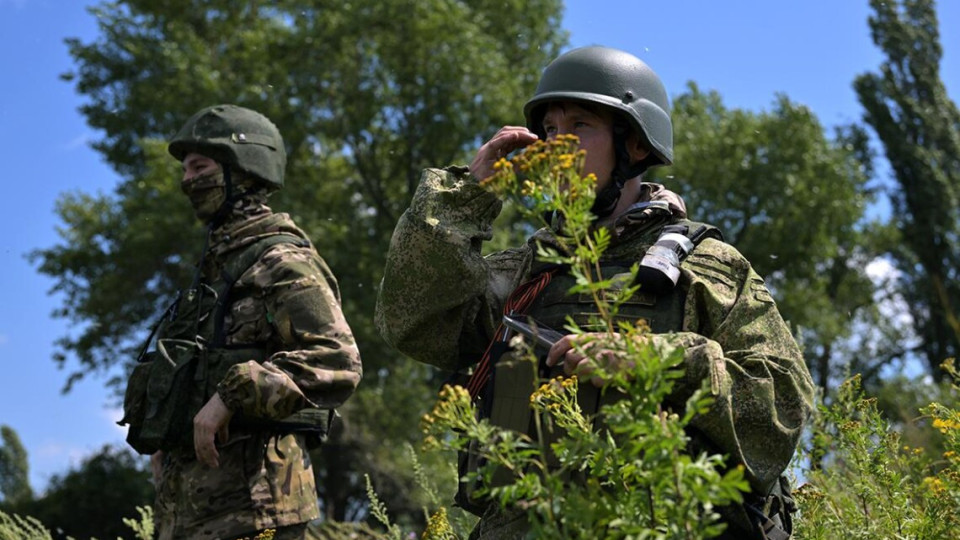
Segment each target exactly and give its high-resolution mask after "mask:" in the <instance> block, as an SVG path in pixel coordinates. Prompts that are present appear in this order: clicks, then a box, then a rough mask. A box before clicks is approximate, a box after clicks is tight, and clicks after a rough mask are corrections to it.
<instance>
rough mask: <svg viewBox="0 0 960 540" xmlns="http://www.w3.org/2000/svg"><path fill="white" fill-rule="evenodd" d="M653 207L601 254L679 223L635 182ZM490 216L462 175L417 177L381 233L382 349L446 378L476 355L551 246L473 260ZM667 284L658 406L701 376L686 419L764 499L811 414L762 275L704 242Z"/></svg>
mask: <svg viewBox="0 0 960 540" xmlns="http://www.w3.org/2000/svg"><path fill="white" fill-rule="evenodd" d="M653 199H660V200H666V201H668V202H671V203H672V204H671V206H670V208H671V211H672V214H673V215H672V217H671V218H670V219H668V220H667V221H666V222H665V221H663V220H654V219H648V216H647V215H646V213H645V212H628V213H626V214H624V215H622V216H618V217H617V218H616V220H615V222H613V225H611V229H612V231H613V233H614V238H615V240H614V243H613V245H612V246H611V247H610V249H609V251H608V252H606V254H605V258H607V259H620V260H624V259H628V260H630V261H639V260H640V258H641V257H642V256H643V253H644V252H645V251H646V249H647V248H648V247H649V246H650V245H651V243H653V242H654V241H655V240H656V238H657V235H658V234H659V231H660V229H661V228H662V227H663V226H664V225H667V224H669V223H670V222H674V221H676V220H678V219H679V218H681V217H683V216H684V208H683V204H682V201H680V202H678V201H679V198H678V197H676V196H675V195H672V194H670V193H669V192H665V190H662V188H660V187H659V186H656V185H652V184H645V185H644V189H643V191H642V199H641V201H638V202H642V201H643V200H653ZM500 208H501V203H500V201H499V200H498V199H497V198H496V197H495V196H494V195H492V194H491V193H489V192H487V191H485V190H484V189H483V188H481V187H480V186H479V185H478V184H477V182H476V181H475V180H474V179H472V178H471V177H470V176H469V175H468V174H467V171H466V170H465V169H462V168H448V169H442V170H441V169H428V170H426V171H425V172H424V174H423V176H422V178H421V181H420V185H419V188H418V189H417V192H416V194H415V195H414V198H413V201H412V203H411V205H410V208H409V209H408V210H407V211H406V212H405V213H404V215H403V216H402V217H401V219H400V221H399V223H398V224H397V227H396V229H395V231H394V233H393V238H392V240H391V244H390V250H389V253H388V255H387V264H386V268H385V272H384V277H383V283H382V285H381V290H380V296H379V298H378V304H377V313H376V323H377V326H378V328H379V330H380V332H381V333H382V334H383V336H384V337H385V339H386V340H387V341H388V342H389V343H391V344H392V345H393V346H395V347H396V348H397V349H399V350H400V351H402V352H404V353H405V354H407V355H409V356H411V357H413V358H415V359H416V360H419V361H421V362H426V363H429V364H432V365H435V366H437V367H440V368H443V369H446V370H460V369H463V368H465V367H467V366H469V365H471V364H472V363H474V362H476V361H477V360H478V359H479V358H480V357H481V355H482V354H483V351H484V349H485V347H486V345H487V344H488V343H489V341H490V340H491V338H492V336H493V333H494V331H495V329H496V328H497V326H498V324H499V322H500V315H501V313H502V306H503V304H504V302H505V300H506V298H507V296H508V295H509V294H510V293H511V291H513V290H514V289H515V288H516V287H517V286H518V285H519V284H521V283H523V282H525V281H526V280H528V279H529V278H530V277H531V270H532V269H533V268H534V267H535V265H536V264H537V261H536V260H535V256H534V255H535V252H536V249H535V248H536V242H537V241H539V242H542V243H545V244H551V243H553V242H554V236H553V233H552V232H551V231H550V230H547V229H542V230H540V231H538V232H537V233H536V234H534V235H533V236H532V237H531V238H530V239H529V240H528V242H527V244H526V245H524V246H522V247H519V248H516V249H510V250H506V251H502V252H499V253H494V254H491V255H488V256H486V257H483V256H481V254H480V247H481V243H482V242H483V241H484V240H489V239H490V238H491V223H492V221H493V219H494V218H495V217H496V216H497V214H498V213H499V211H500ZM678 288H679V290H682V291H684V292H685V294H686V297H685V302H684V303H683V305H682V314H680V315H679V316H678V319H679V320H682V324H681V325H680V327H678V328H675V329H673V330H675V331H673V332H664V333H660V334H655V335H654V336H653V339H654V340H655V342H656V341H660V340H662V341H665V342H668V343H669V344H675V345H682V346H683V347H684V348H685V351H686V356H685V366H684V367H685V370H686V375H685V377H684V378H683V379H681V380H680V381H679V384H678V385H677V388H676V390H675V392H674V394H673V395H672V396H671V397H670V401H671V402H673V403H675V404H677V405H682V404H683V403H684V402H685V400H686V398H687V397H689V395H690V394H691V392H693V391H694V390H695V389H697V388H699V387H700V384H701V381H703V380H708V381H709V382H710V391H711V393H712V395H713V397H714V399H715V403H714V404H713V406H712V407H711V408H710V410H709V411H708V412H706V413H705V414H703V415H700V416H698V417H697V418H695V419H694V421H693V424H692V426H693V428H694V430H695V431H697V432H699V433H700V434H702V436H703V438H704V439H705V441H704V442H705V443H706V444H709V445H710V446H711V447H712V448H713V449H714V450H715V451H719V452H722V453H724V454H727V455H729V456H730V460H731V461H733V462H734V463H739V464H742V465H743V466H744V467H745V471H746V477H747V479H748V480H749V482H750V486H751V488H752V490H753V492H754V493H760V494H765V493H768V492H770V490H771V488H772V487H774V486H775V484H776V483H777V481H778V478H779V476H780V474H781V473H782V472H783V471H784V469H785V468H786V466H787V464H788V462H789V461H790V459H791V457H792V456H793V453H794V450H795V448H796V445H797V442H798V440H799V438H800V435H801V432H802V429H803V427H804V424H805V421H806V419H807V417H808V415H809V413H810V411H811V409H812V404H813V394H814V387H813V383H812V380H811V378H810V374H809V372H808V370H807V368H806V365H805V364H804V362H803V358H802V356H801V354H800V351H799V349H798V347H797V345H796V342H795V341H794V339H793V337H792V336H791V334H790V331H789V329H788V327H787V326H786V324H785V323H784V321H783V320H782V318H781V317H780V315H779V313H778V311H777V308H776V306H775V304H774V301H773V298H772V297H771V296H770V293H769V292H768V290H767V288H766V286H765V285H764V282H763V279H762V278H761V277H760V276H759V275H758V274H757V273H756V272H755V271H754V270H753V268H752V267H751V266H750V264H749V262H748V261H747V260H746V259H744V257H743V256H742V255H741V254H740V253H739V252H737V250H736V249H734V248H733V247H732V246H730V245H728V244H726V243H723V242H722V241H719V240H715V239H712V238H708V239H706V240H704V241H703V242H702V243H701V244H700V245H699V246H698V247H697V248H696V249H695V250H694V251H693V253H692V254H691V255H690V256H689V257H688V258H687V259H686V260H685V261H684V262H683V264H682V266H681V277H680V282H679V284H678ZM571 315H576V314H571ZM494 400H496V397H494ZM729 519H736V516H733V517H731V518H729ZM491 528H492V529H493V530H489V529H491ZM524 530H525V527H524V526H523V523H522V520H521V521H520V522H519V523H518V520H517V519H515V518H514V517H512V516H509V515H508V516H503V515H502V513H497V512H492V513H489V514H488V515H486V516H485V517H484V519H483V520H482V521H481V524H480V526H479V527H478V530H477V531H475V535H477V534H479V537H481V538H508V537H513V536H520V535H522V533H523V531H524Z"/></svg>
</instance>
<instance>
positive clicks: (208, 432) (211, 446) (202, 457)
mask: <svg viewBox="0 0 960 540" xmlns="http://www.w3.org/2000/svg"><path fill="white" fill-rule="evenodd" d="M232 417H233V411H231V410H230V409H229V408H228V407H227V405H226V404H225V403H224V402H223V400H222V399H220V394H214V395H213V397H212V398H210V401H208V402H207V404H206V405H204V406H203V408H202V409H200V412H198V413H197V415H196V416H194V417H193V449H194V451H195V452H196V453H197V460H198V461H199V462H200V463H203V464H204V465H207V466H208V467H213V468H217V467H219V466H220V453H219V452H217V446H216V442H215V440H214V439H215V438H219V439H220V442H221V443H224V442H227V439H229V438H230V433H229V432H228V431H227V428H228V426H229V425H230V419H231V418H232Z"/></svg>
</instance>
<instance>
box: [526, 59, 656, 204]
mask: <svg viewBox="0 0 960 540" xmlns="http://www.w3.org/2000/svg"><path fill="white" fill-rule="evenodd" d="M556 101H580V102H586V103H594V104H597V105H603V106H606V107H609V108H611V109H613V110H614V111H616V112H617V113H618V114H617V115H616V118H615V120H614V131H613V147H614V152H615V155H616V166H615V169H614V171H613V174H612V178H611V180H612V182H610V184H609V185H608V186H607V187H606V188H605V189H603V190H602V191H600V192H599V193H597V198H596V201H595V202H594V205H593V208H592V209H591V211H592V212H593V214H594V215H596V216H597V217H605V216H608V215H610V214H611V213H612V212H613V210H614V209H615V208H616V205H617V202H618V201H619V200H620V191H621V190H622V189H623V184H624V183H625V182H626V181H627V180H629V179H630V178H633V177H635V176H639V175H640V174H642V173H643V172H644V171H646V170H647V169H649V168H650V167H656V166H658V165H670V164H671V163H673V124H672V123H671V122H670V112H669V111H670V102H669V100H668V99H667V91H666V89H665V88H664V87H663V83H662V82H661V81H660V77H658V76H657V74H656V73H654V71H653V70H652V69H650V66H648V65H647V64H645V63H644V62H643V61H642V60H640V59H639V58H637V57H636V56H633V55H632V54H630V53H627V52H624V51H621V50H618V49H611V48H609V47H598V46H593V47H582V48H579V49H574V50H572V51H569V52H566V53H564V54H562V55H560V56H559V57H557V58H556V59H555V60H554V61H553V62H550V64H549V65H548V66H547V67H546V69H544V70H543V75H542V76H541V77H540V84H538V85H537V90H536V91H535V92H534V94H533V97H532V98H530V100H529V101H527V103H526V105H524V106H523V115H524V116H525V117H526V120H527V128H528V129H529V130H530V131H532V132H534V133H536V134H537V136H539V137H540V138H541V139H543V138H544V136H545V134H544V132H543V126H542V125H541V122H542V121H543V115H544V113H545V111H546V105H547V104H548V103H551V102H556ZM629 129H632V130H633V131H635V132H636V133H637V134H639V135H640V137H641V139H642V142H643V143H644V145H645V146H646V147H647V148H649V149H650V154H649V155H648V156H647V157H646V158H644V159H643V160H641V161H639V162H637V163H631V162H630V157H629V154H628V153H627V142H626V141H627V135H628V134H629V131H628V130H629Z"/></svg>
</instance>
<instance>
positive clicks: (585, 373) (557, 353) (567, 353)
mask: <svg viewBox="0 0 960 540" xmlns="http://www.w3.org/2000/svg"><path fill="white" fill-rule="evenodd" d="M611 337H612V338H613V339H620V337H621V336H620V334H612V335H611V334H607V333H601V332H593V333H586V334H579V335H577V334H567V335H566V336H563V337H562V338H561V339H560V340H559V341H557V342H556V343H554V344H553V346H552V347H550V352H548V353H547V365H548V366H550V367H553V366H556V365H558V364H560V363H561V362H562V363H563V372H564V374H566V375H577V376H578V377H580V378H588V377H589V378H590V383H591V384H593V385H594V386H596V387H598V388H599V387H601V386H603V383H604V380H603V379H602V378H600V377H592V376H591V375H592V374H593V371H594V369H593V366H592V365H591V363H590V358H589V357H588V356H587V355H585V354H583V353H584V352H588V351H589V350H590V349H591V348H592V347H594V346H595V345H597V344H598V343H599V341H598V340H601V339H609V338H611ZM578 345H579V348H580V350H577V346H578ZM581 351H583V352H581ZM590 356H592V357H593V358H594V359H595V361H596V363H598V364H601V365H602V366H603V367H604V368H605V369H607V370H620V369H625V368H628V367H632V364H633V363H632V362H630V361H627V362H623V361H622V358H621V357H620V355H618V354H617V352H616V351H612V350H610V349H600V351H599V352H598V353H597V354H591V355H590Z"/></svg>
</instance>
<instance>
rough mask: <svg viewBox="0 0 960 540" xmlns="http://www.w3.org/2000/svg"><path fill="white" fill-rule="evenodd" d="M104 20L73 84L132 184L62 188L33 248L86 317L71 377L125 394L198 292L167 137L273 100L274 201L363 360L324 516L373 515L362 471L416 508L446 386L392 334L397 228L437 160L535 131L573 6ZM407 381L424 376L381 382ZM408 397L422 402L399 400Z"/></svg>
mask: <svg viewBox="0 0 960 540" xmlns="http://www.w3.org/2000/svg"><path fill="white" fill-rule="evenodd" d="M91 11H92V13H93V14H94V15H95V16H96V17H97V20H98V24H99V26H100V35H99V37H98V38H97V39H96V40H94V41H92V42H89V43H84V42H81V41H80V40H78V39H69V40H67V45H68V47H69V49H70V54H71V56H72V57H73V59H74V61H75V67H74V69H73V70H72V71H71V72H69V73H66V74H64V76H63V78H64V79H66V80H68V81H71V82H73V83H74V84H75V85H76V89H77V91H78V92H79V93H80V94H82V95H83V96H84V97H85V98H86V101H85V104H84V105H83V106H82V107H81V112H82V113H83V114H84V116H85V117H86V118H87V122H88V123H89V124H90V125H91V126H92V127H94V128H97V129H98V130H100V132H101V133H102V137H101V138H100V139H99V140H97V141H96V142H95V143H94V145H93V146H94V148H95V149H96V150H97V151H98V152H100V153H101V154H102V155H103V158H104V159H105V160H106V162H107V163H109V164H110V165H111V166H112V167H113V168H114V169H115V171H116V172H117V173H118V175H119V176H120V182H119V184H118V186H117V188H116V190H115V191H114V192H112V193H106V194H104V193H97V194H92V193H86V192H84V191H75V192H71V193H65V194H63V195H62V196H61V197H60V199H59V200H58V203H57V213H58V215H59V216H60V218H61V219H62V221H63V226H62V227H61V228H60V230H59V232H60V237H61V241H60V242H59V243H58V244H57V245H54V246H51V247H47V248H44V249H40V250H37V251H35V252H34V254H33V258H34V260H35V261H36V262H37V263H38V264H39V268H40V271H41V272H43V273H45V274H47V275H49V276H51V277H53V278H54V279H55V280H56V285H55V287H54V289H53V292H55V293H58V294H60V295H61V297H62V298H63V304H62V307H61V308H60V309H59V310H57V312H56V313H55V315H56V316H58V317H61V318H64V319H66V320H68V321H70V322H71V323H73V324H74V330H73V331H71V332H70V333H69V334H68V335H65V336H62V337H61V339H60V340H59V341H58V348H57V353H56V361H57V362H58V363H59V364H61V365H65V366H67V367H70V368H71V369H70V371H69V373H70V375H69V379H68V380H67V384H66V389H69V388H70V386H71V384H72V383H73V382H75V381H76V380H77V379H78V378H81V377H83V376H85V375H86V374H90V373H99V374H110V375H112V376H113V378H112V379H110V385H111V386H113V387H114V388H120V387H122V386H121V384H122V381H123V372H124V370H123V369H118V368H121V367H125V368H129V365H130V363H131V362H132V359H133V358H134V357H135V352H136V350H137V349H138V347H139V346H140V343H139V341H140V340H141V339H143V337H144V335H145V333H146V332H145V331H146V329H147V328H148V326H149V325H150V323H151V322H152V321H153V319H154V318H155V317H156V316H157V314H158V313H159V312H160V311H162V309H163V307H164V306H165V304H166V303H167V302H169V301H170V299H171V298H172V297H173V295H174V293H175V291H176V289H177V288H179V287H181V286H184V285H185V284H186V283H189V276H190V275H191V273H192V264H193V263H194V262H195V260H196V259H197V258H198V257H199V253H200V249H201V241H202V234H201V232H200V229H199V227H198V225H197V224H195V223H194V220H193V218H192V216H191V215H190V208H189V205H188V204H187V201H186V199H185V198H184V197H183V196H182V194H180V192H179V182H178V178H179V176H180V172H179V167H178V165H177V163H176V162H175V161H174V160H173V159H172V158H170V157H169V156H168V155H166V152H165V144H164V142H163V141H164V140H166V139H167V138H169V137H170V136H172V135H173V134H174V133H175V132H176V130H177V129H178V128H179V127H180V125H181V124H182V123H183V122H184V121H185V120H186V118H187V117H188V116H189V115H190V114H192V113H193V112H195V111H196V110H199V109H200V108H202V107H204V106H207V105H210V104H213V103H223V102H232V103H236V104H238V105H242V106H247V107H250V108H253V109H256V110H258V111H261V112H263V113H264V114H265V115H267V116H268V117H269V118H271V119H272V120H273V121H274V122H275V123H276V124H277V126H278V127H279V129H280V131H281V133H282V134H283V136H284V139H285V143H286V150H287V153H288V155H289V161H288V167H287V182H286V185H285V187H284V189H283V190H281V192H279V193H278V194H277V195H276V196H275V198H274V200H273V204H272V205H273V207H274V209H275V210H278V211H286V212H289V213H290V214H291V215H292V216H293V218H294V220H295V221H296V222H297V223H298V224H299V225H300V226H301V227H302V228H303V229H304V230H305V231H307V233H308V234H309V235H310V237H311V238H312V239H313V241H314V243H315V244H316V245H317V246H318V249H319V251H320V253H321V255H322V256H323V257H324V258H325V259H326V261H327V262H328V263H329V264H330V266H331V268H332V269H333V271H334V273H335V274H336V275H337V277H338V279H339V284H340V291H341V296H342V299H343V310H344V313H345V315H346V317H347V320H348V321H349V322H350V324H351V327H352V328H353V331H354V334H355V336H356V338H357V341H358V343H359V345H360V350H361V354H362V357H363V361H364V368H365V379H364V383H363V385H362V387H361V390H360V393H359V395H358V396H356V398H355V399H354V402H351V403H349V404H348V407H347V409H348V412H349V414H350V417H349V418H348V421H347V422H345V425H347V426H348V429H347V430H344V432H343V433H342V434H341V437H340V438H339V439H334V440H332V441H331V442H330V444H329V445H328V446H327V447H326V448H325V449H323V450H321V453H320V455H318V456H317V457H319V458H320V459H321V462H322V463H324V466H321V467H317V473H318V475H319V476H320V477H321V482H320V485H321V486H322V488H321V490H323V493H321V496H322V497H323V500H324V506H325V510H326V512H327V513H328V515H329V516H331V517H339V518H343V517H347V516H356V515H363V513H364V508H365V504H364V502H363V486H362V484H361V482H362V479H361V478H360V475H359V474H357V471H358V470H363V471H372V472H373V473H374V474H382V475H384V476H385V477H389V478H391V479H395V481H396V482H397V489H395V490H392V491H391V492H390V493H391V495H392V496H395V497H396V498H397V500H398V502H399V501H400V500H402V498H403V497H404V495H405V494H404V489H403V484H404V478H408V477H409V473H408V472H406V471H403V470H402V467H400V466H399V465H396V464H395V463H394V462H393V461H391V459H393V458H391V457H390V456H391V455H393V454H395V453H396V449H398V448H402V444H390V443H389V442H386V441H393V442H396V443H400V442H402V441H404V440H409V439H410V437H411V435H410V433H411V432H413V431H414V430H412V429H411V426H413V425H415V424H416V419H417V417H418V416H419V414H420V413H421V412H422V410H424V409H425V408H426V406H427V399H428V398H429V396H430V395H431V393H432V392H431V390H430V388H432V387H436V386H437V385H436V383H435V382H433V381H431V380H430V375H429V372H428V371H427V370H425V369H400V368H398V366H401V365H402V362H401V359H400V358H399V357H398V355H397V354H396V353H395V352H393V351H391V350H390V349H389V348H388V347H387V346H386V345H385V344H384V343H383V342H382V340H381V339H380V338H379V335H378V334H377V333H376V331H375V329H374V327H373V322H372V313H373V309H374V304H375V297H376V289H377V285H378V283H379V280H380V272H381V270H382V268H383V255H384V254H385V253H386V246H387V244H388V242H389V237H390V233H391V231H392V230H393V226H394V224H395V223H396V221H397V219H398V218H399V215H400V212H401V211H402V210H403V209H404V208H405V207H406V206H407V203H408V201H409V198H410V196H411V194H412V189H413V187H414V186H415V185H416V183H417V180H418V177H419V170H420V169H421V168H423V167H426V166H442V165H446V164H448V163H451V162H457V161H460V162H462V161H464V159H465V157H466V156H468V154H469V152H470V150H471V149H472V148H475V147H476V146H477V145H478V143H479V142H480V141H481V140H482V139H483V138H484V136H486V135H489V134H490V133H491V132H492V130H494V129H496V128H497V127H498V126H500V125H503V124H506V123H516V122H518V121H519V116H520V108H519V106H518V104H519V103H522V102H523V100H524V99H526V97H527V96H528V95H529V94H531V93H532V91H533V87H534V85H535V82H536V80H537V78H538V75H539V70H540V69H541V68H542V67H543V66H544V65H546V64H547V62H548V61H549V60H550V59H552V58H553V57H555V56H556V55H557V54H558V52H559V48H560V46H561V44H562V43H563V42H564V40H565V37H564V34H563V33H562V32H561V31H560V30H559V23H560V17H561V3H560V1H559V0H497V1H491V0H468V1H460V0H383V1H376V2H374V1H369V0H363V1H359V2H349V3H344V2H339V1H337V2H334V1H330V0H279V1H277V2H270V3H263V2H253V1H244V2H228V1H227V0H190V1H188V0H172V1H169V2H148V1H144V0H122V1H113V2H103V3H101V4H100V5H98V6H96V7H95V8H93V9H92V10H91ZM78 183H82V179H78ZM393 376H398V377H412V379H410V380H402V381H387V382H383V381H382V380H381V379H384V378H390V377H393ZM400 386H403V390H404V392H405V395H407V396H408V398H409V399H404V400H402V401H400V400H395V399H392V398H393V396H391V395H388V394H387V392H386V391H385V390H384V389H385V388H390V391H391V392H392V391H394V390H397V389H398V387H400ZM381 411H386V412H385V413H383V416H386V417H390V418H389V421H386V420H385V419H384V418H383V416H380V417H377V416H374V415H375V414H381ZM386 424H389V425H386ZM351 426H352V427H353V428H357V429H356V430H353V428H351ZM366 426H384V428H385V429H384V431H383V432H376V431H369V432H368V431H367V429H368V428H367V427H366ZM361 427H362V428H361ZM327 461H329V462H330V463H326V462H327ZM395 469H396V470H395ZM405 475H406V476H405ZM358 479H359V480H358ZM325 480H326V481H325ZM390 502H391V504H392V503H393V502H394V501H393V500H391V501H390ZM411 504H415V503H413V502H411Z"/></svg>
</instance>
